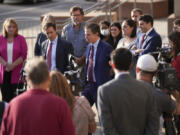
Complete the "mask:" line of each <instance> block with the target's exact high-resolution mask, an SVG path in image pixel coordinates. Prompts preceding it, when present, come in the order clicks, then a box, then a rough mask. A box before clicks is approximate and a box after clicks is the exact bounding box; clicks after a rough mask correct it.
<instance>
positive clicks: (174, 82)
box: [151, 45, 180, 93]
mask: <svg viewBox="0 0 180 135" xmlns="http://www.w3.org/2000/svg"><path fill="white" fill-rule="evenodd" d="M170 53H171V48H170V47H169V45H164V46H163V47H162V48H158V49H157V52H153V53H151V54H153V55H154V54H155V55H157V54H158V58H157V60H158V71H157V76H156V77H155V80H154V82H155V83H154V84H155V86H156V87H158V88H160V89H163V90H164V89H167V90H168V92H169V93H171V92H172V91H173V90H178V91H180V86H179V81H178V79H177V78H176V76H177V72H176V69H175V68H173V67H172V66H171V63H170V61H171V58H170Z"/></svg>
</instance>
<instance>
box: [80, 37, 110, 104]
mask: <svg viewBox="0 0 180 135" xmlns="http://www.w3.org/2000/svg"><path fill="white" fill-rule="evenodd" d="M90 50H91V49H90V45H88V46H87V50H86V68H85V77H86V80H87V74H88V63H89V55H90ZM112 50H113V48H112V47H111V46H110V45H109V44H108V43H106V42H104V41H102V40H100V41H99V44H98V46H97V51H96V57H95V67H94V75H95V80H96V82H94V83H90V82H88V81H87V85H86V88H85V89H84V91H83V92H82V95H84V96H85V97H86V98H87V99H88V101H89V102H90V104H91V105H93V104H94V102H95V103H96V101H97V88H98V86H100V85H102V84H104V83H105V82H107V81H109V80H110V79H111V78H110V68H111V67H110V66H109V60H110V53H111V52H112Z"/></svg>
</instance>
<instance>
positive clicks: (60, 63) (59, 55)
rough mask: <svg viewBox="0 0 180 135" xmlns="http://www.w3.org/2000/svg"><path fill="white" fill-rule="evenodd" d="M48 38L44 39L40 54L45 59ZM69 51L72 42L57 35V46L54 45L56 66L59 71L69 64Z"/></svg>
mask: <svg viewBox="0 0 180 135" xmlns="http://www.w3.org/2000/svg"><path fill="white" fill-rule="evenodd" d="M48 44H49V39H47V40H45V41H44V42H43V43H42V55H43V56H44V58H45V59H46V54H47V49H48ZM70 53H73V47H72V44H71V43H69V42H67V41H65V40H63V39H61V37H60V35H58V41H57V47H56V68H57V69H58V71H60V72H61V73H64V71H66V70H67V66H68V65H69V61H68V56H69V54H70Z"/></svg>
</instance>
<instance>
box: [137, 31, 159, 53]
mask: <svg viewBox="0 0 180 135" xmlns="http://www.w3.org/2000/svg"><path fill="white" fill-rule="evenodd" d="M142 37H143V34H142V35H141V36H139V37H138V39H137V48H138V49H140V45H141V41H142ZM161 45H162V40H161V37H160V35H159V34H158V33H157V32H156V31H155V30H154V28H153V29H152V31H151V32H150V33H149V34H148V35H146V38H145V40H144V42H143V45H142V49H144V51H143V52H141V53H140V55H143V54H147V53H149V52H154V51H156V50H157V47H159V48H160V47H161Z"/></svg>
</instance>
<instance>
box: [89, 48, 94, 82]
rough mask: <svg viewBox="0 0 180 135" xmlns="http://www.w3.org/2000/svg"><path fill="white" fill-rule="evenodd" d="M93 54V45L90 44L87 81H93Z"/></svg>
mask: <svg viewBox="0 0 180 135" xmlns="http://www.w3.org/2000/svg"><path fill="white" fill-rule="evenodd" d="M93 56H94V46H93V45H92V46H91V52H90V57H89V64H88V81H89V82H93Z"/></svg>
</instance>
